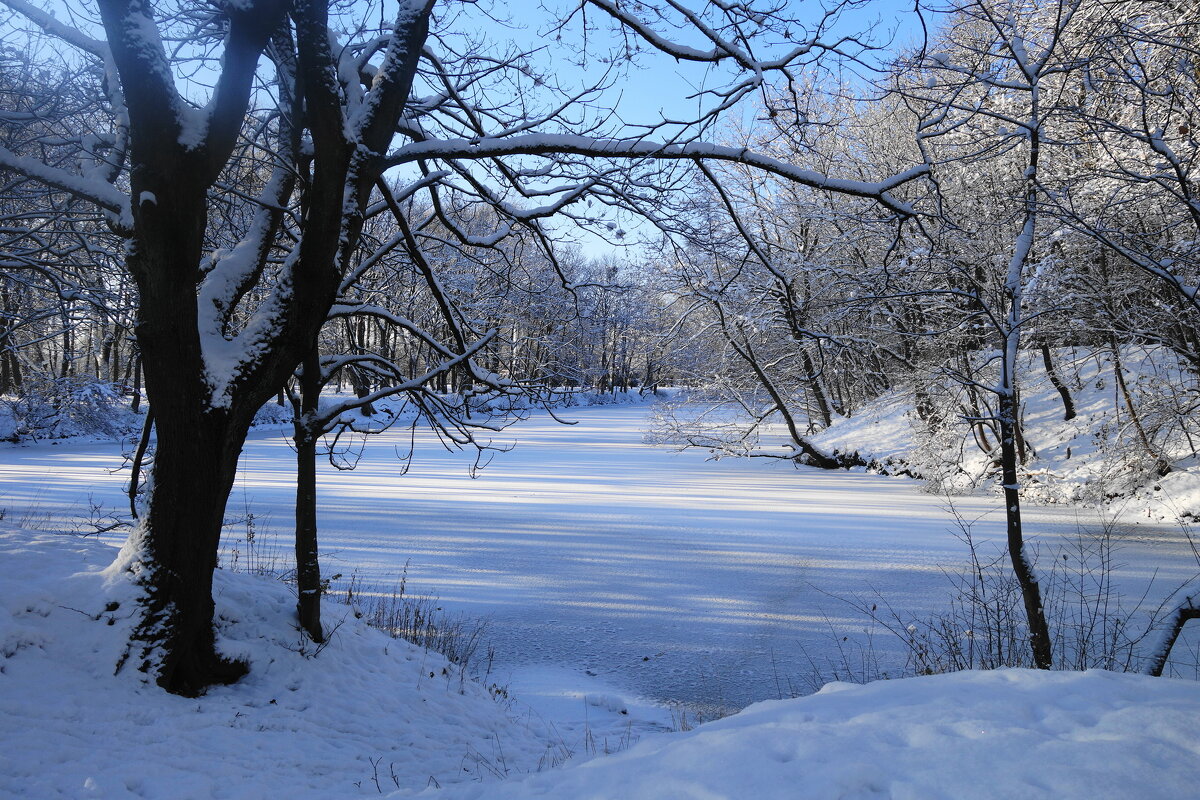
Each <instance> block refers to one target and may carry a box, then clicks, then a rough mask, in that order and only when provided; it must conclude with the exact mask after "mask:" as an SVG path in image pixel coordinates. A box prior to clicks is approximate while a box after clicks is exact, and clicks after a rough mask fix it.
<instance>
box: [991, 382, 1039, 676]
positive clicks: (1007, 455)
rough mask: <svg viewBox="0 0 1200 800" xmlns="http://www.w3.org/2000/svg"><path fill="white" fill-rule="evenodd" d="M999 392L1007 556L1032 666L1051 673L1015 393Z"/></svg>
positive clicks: (1001, 467)
mask: <svg viewBox="0 0 1200 800" xmlns="http://www.w3.org/2000/svg"><path fill="white" fill-rule="evenodd" d="M1008 388H1009V391H1002V392H1001V393H1000V399H999V403H998V406H999V408H998V411H999V413H998V414H997V416H998V417H999V425H1000V469H1001V473H1002V480H1003V482H1004V485H1003V489H1004V513H1005V518H1006V521H1007V529H1008V555H1009V559H1010V560H1011V561H1012V566H1013V572H1014V573H1015V574H1016V577H1017V583H1018V584H1019V585H1020V587H1021V600H1022V602H1023V603H1024V605H1025V618H1026V620H1027V622H1028V624H1029V646H1030V649H1031V650H1032V651H1033V663H1034V666H1036V667H1037V668H1038V669H1050V666H1051V654H1050V628H1049V626H1047V625H1046V612H1045V609H1044V608H1043V607H1042V592H1041V588H1040V587H1039V586H1038V582H1037V578H1036V577H1035V575H1034V570H1033V565H1032V564H1031V563H1030V562H1029V558H1028V556H1027V555H1026V552H1025V535H1024V530H1023V529H1022V526H1021V490H1020V484H1019V482H1018V478H1017V464H1018V462H1019V460H1020V459H1019V454H1018V451H1017V424H1018V423H1017V408H1016V393H1015V392H1013V391H1011V387H1008Z"/></svg>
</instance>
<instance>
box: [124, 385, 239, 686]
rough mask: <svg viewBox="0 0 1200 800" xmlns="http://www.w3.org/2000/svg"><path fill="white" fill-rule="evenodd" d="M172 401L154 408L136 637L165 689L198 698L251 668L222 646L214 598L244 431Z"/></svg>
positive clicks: (223, 418)
mask: <svg viewBox="0 0 1200 800" xmlns="http://www.w3.org/2000/svg"><path fill="white" fill-rule="evenodd" d="M171 405H172V404H169V403H163V404H161V406H159V405H156V406H155V416H156V422H155V428H156V430H157V432H158V448H157V451H156V456H155V461H154V489H153V494H152V496H151V497H152V499H151V503H150V509H149V513H148V515H147V518H146V520H145V522H144V524H143V525H142V526H141V527H140V528H139V531H140V533H141V535H142V536H143V540H142V548H143V549H142V554H141V557H142V560H143V563H144V564H145V565H146V567H147V569H146V570H145V571H144V572H142V573H141V575H142V582H143V585H144V587H145V591H146V597H145V600H144V602H143V608H144V616H143V619H142V621H141V623H140V625H139V626H138V629H137V631H136V632H135V634H134V637H133V638H134V640H135V641H140V642H143V643H144V650H143V653H142V656H141V664H140V665H139V667H140V668H141V669H142V670H144V671H149V672H152V673H153V674H154V675H155V677H156V679H157V682H158V684H159V685H160V686H162V687H163V688H164V689H166V690H167V691H169V692H172V693H174V694H181V695H185V696H189V697H193V696H196V695H198V694H201V693H203V691H204V689H205V688H206V687H208V686H211V685H213V684H220V683H232V682H233V681H236V680H237V679H238V678H240V677H241V676H242V675H244V674H245V673H246V670H247V665H246V664H245V663H243V662H238V661H231V660H229V659H225V658H223V657H221V656H220V655H218V654H217V652H216V648H215V639H214V632H213V609H214V606H213V599H212V578H213V570H215V569H216V566H217V548H218V545H219V543H220V538H221V523H222V518H223V515H224V511H225V502H226V499H227V498H228V496H229V491H230V489H231V488H232V486H233V478H234V474H235V472H236V470H237V461H238V455H239V452H240V447H239V445H240V443H241V441H242V440H243V439H244V437H245V434H244V431H242V432H241V435H239V434H238V431H237V430H235V429H232V428H231V425H230V422H229V420H228V417H227V416H226V415H224V414H206V415H203V417H202V418H201V419H199V420H197V419H196V417H195V416H194V415H192V414H187V413H180V411H179V409H178V408H177V407H176V408H165V407H169V406H171Z"/></svg>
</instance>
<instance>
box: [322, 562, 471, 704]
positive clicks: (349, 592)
mask: <svg viewBox="0 0 1200 800" xmlns="http://www.w3.org/2000/svg"><path fill="white" fill-rule="evenodd" d="M407 584H408V564H405V565H404V570H403V571H402V572H401V573H400V581H399V583H397V584H396V585H395V586H394V587H393V588H392V589H391V590H390V591H381V590H379V589H378V588H374V587H368V586H365V585H364V584H363V583H362V581H361V579H360V578H359V576H358V575H352V576H351V578H350V581H349V583H348V584H347V585H346V590H345V594H343V595H341V596H339V597H338V598H337V599H338V600H339V601H340V602H343V603H345V604H346V605H348V606H350V607H351V608H352V609H354V613H355V616H357V617H358V618H359V619H361V620H363V621H364V622H366V623H367V624H368V625H370V626H371V627H373V628H378V629H379V630H381V631H385V632H386V633H388V634H389V635H391V636H394V637H396V638H397V639H404V640H405V641H408V642H412V643H413V644H415V645H417V646H418V647H423V648H425V649H426V650H432V651H433V652H435V653H440V654H441V655H443V656H445V657H446V659H447V660H448V661H449V662H450V663H451V664H454V665H456V666H458V667H459V670H460V677H462V676H466V675H467V674H468V673H469V672H470V671H471V670H472V667H473V666H474V665H475V659H476V656H477V655H478V654H479V652H480V647H481V645H482V644H483V641H484V637H485V634H486V633H487V631H488V627H489V625H488V621H487V620H481V619H473V618H469V617H466V616H464V615H461V614H450V613H448V612H446V611H445V610H443V609H442V607H441V606H439V605H438V601H437V598H436V597H424V596H420V595H412V594H409V593H408V585H407ZM488 655H489V657H488V658H487V659H486V661H487V663H488V664H490V663H491V658H490V652H489V653H488ZM486 677H487V676H486V675H484V676H483V678H484V680H486Z"/></svg>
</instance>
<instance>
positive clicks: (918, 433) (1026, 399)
mask: <svg viewBox="0 0 1200 800" xmlns="http://www.w3.org/2000/svg"><path fill="white" fill-rule="evenodd" d="M1054 359H1055V362H1056V364H1057V367H1056V369H1057V370H1058V372H1059V373H1060V378H1062V380H1063V381H1064V383H1065V385H1066V386H1067V387H1068V388H1069V391H1070V393H1071V396H1072V400H1073V402H1074V405H1075V410H1076V416H1075V417H1074V418H1073V419H1071V420H1065V419H1064V418H1063V417H1064V407H1063V402H1062V399H1061V397H1060V395H1059V393H1058V391H1057V390H1056V389H1055V387H1054V385H1053V383H1052V381H1051V380H1050V377H1049V375H1048V374H1047V373H1046V370H1045V368H1044V367H1043V365H1042V362H1041V359H1040V356H1039V355H1038V354H1036V353H1033V352H1027V353H1023V354H1022V362H1021V370H1020V374H1021V415H1022V420H1023V431H1024V435H1025V441H1026V443H1027V445H1028V459H1027V461H1026V464H1025V466H1024V470H1023V474H1022V488H1023V490H1024V493H1025V496H1026V497H1028V498H1029V499H1031V500H1035V501H1038V502H1046V503H1073V504H1078V503H1083V504H1092V505H1094V504H1099V503H1103V502H1111V501H1113V500H1116V501H1118V502H1119V503H1121V504H1123V505H1125V504H1128V503H1130V502H1133V503H1136V505H1137V508H1138V509H1140V510H1142V511H1143V512H1144V513H1145V512H1149V513H1150V514H1152V515H1154V516H1156V517H1158V518H1160V519H1171V520H1174V519H1177V518H1184V519H1187V518H1200V458H1197V457H1196V451H1195V445H1196V443H1197V442H1196V440H1195V439H1194V431H1192V428H1194V424H1193V422H1192V421H1191V420H1190V419H1189V418H1188V417H1187V415H1186V414H1185V415H1183V416H1181V415H1180V414H1179V413H1178V411H1176V410H1175V409H1176V408H1177V407H1178V406H1179V405H1180V404H1181V403H1182V402H1183V401H1182V400H1181V399H1180V397H1179V396H1178V395H1180V394H1181V391H1182V390H1181V389H1180V387H1181V386H1186V385H1190V383H1189V381H1190V380H1191V379H1190V378H1187V377H1186V374H1187V373H1186V371H1185V370H1183V369H1182V367H1180V366H1179V364H1178V363H1177V360H1176V359H1175V358H1174V357H1173V356H1172V355H1171V354H1170V353H1168V352H1166V351H1165V350H1163V349H1161V348H1160V349H1146V350H1138V349H1134V348H1129V349H1127V350H1125V351H1123V352H1122V360H1123V373H1122V374H1123V376H1124V378H1125V382H1126V385H1127V387H1128V389H1129V392H1130V395H1131V397H1132V400H1130V401H1127V400H1126V399H1125V397H1124V396H1123V394H1122V392H1121V391H1120V390H1119V385H1118V383H1117V381H1116V376H1115V372H1114V366H1113V363H1112V358H1111V357H1110V356H1109V355H1107V354H1105V353H1102V352H1101V353H1094V352H1089V351H1086V350H1076V349H1073V348H1060V349H1058V350H1055V351H1054ZM925 389H926V391H927V392H930V393H931V394H930V397H929V398H927V400H926V402H932V404H933V405H934V406H936V408H937V413H938V415H939V417H940V422H941V424H940V426H936V427H937V430H936V431H935V432H931V425H930V424H929V420H921V419H919V418H918V416H917V414H916V411H915V410H914V406H915V399H914V395H913V392H912V391H911V390H896V391H892V392H889V393H887V394H885V395H884V396H882V397H880V398H878V399H877V400H875V401H873V402H871V403H868V404H867V405H866V406H864V407H863V408H861V409H859V410H857V411H856V412H855V413H854V415H853V416H852V417H843V418H839V419H837V420H836V421H835V422H834V424H833V425H832V426H831V427H830V428H828V429H827V430H824V431H822V432H820V433H819V434H817V435H816V436H814V437H813V441H814V442H815V443H816V444H817V445H818V446H820V447H821V448H822V449H825V450H827V451H833V450H838V451H841V452H846V453H852V452H858V453H859V454H860V455H861V456H862V457H863V458H865V459H867V460H869V461H873V462H875V463H876V464H877V465H878V466H879V467H880V468H881V469H882V471H884V472H887V473H889V474H902V473H907V472H910V473H913V474H917V475H920V476H922V477H924V478H925V479H926V480H928V481H929V483H930V489H931V490H932V491H935V492H942V491H952V492H953V491H963V490H970V489H974V488H977V487H989V488H995V487H996V486H997V485H998V483H999V481H998V480H996V473H997V471H998V468H997V466H996V464H995V456H994V455H988V454H985V453H984V452H983V451H982V450H981V449H980V447H979V446H978V442H979V441H980V438H979V437H978V436H976V435H973V434H972V431H971V428H970V426H968V425H967V424H965V423H964V422H963V421H962V419H963V417H964V416H970V415H979V414H982V415H984V416H986V415H987V414H988V413H990V411H989V409H988V408H987V407H986V406H985V407H981V408H976V409H973V410H972V409H968V408H967V405H966V402H967V401H966V399H965V397H964V394H963V392H962V390H961V387H958V386H956V385H955V384H954V383H953V382H952V381H949V380H943V381H942V383H941V384H930V385H927V386H926V387H925ZM976 399H977V400H979V401H980V402H987V401H988V400H989V398H988V397H987V395H986V393H979V395H978V396H977V398H976ZM1130 403H1132V404H1133V407H1134V408H1136V409H1137V411H1138V417H1137V419H1136V424H1135V421H1134V419H1133V418H1132V417H1131V415H1130V413H1129V408H1130ZM1143 435H1144V437H1145V438H1146V439H1148V440H1149V443H1150V446H1151V447H1152V448H1153V450H1154V451H1155V453H1156V454H1157V455H1161V456H1162V458H1164V459H1165V460H1166V461H1167V462H1169V463H1170V464H1171V466H1172V470H1171V472H1170V473H1169V474H1167V475H1166V476H1163V477H1160V476H1158V475H1157V474H1156V473H1155V470H1154V466H1155V464H1154V460H1155V459H1154V458H1153V457H1151V455H1150V454H1149V452H1148V451H1147V447H1146V445H1145V444H1143ZM982 437H983V441H984V442H986V443H988V444H989V445H990V446H993V447H994V446H995V439H994V434H991V433H990V432H987V431H985V432H983V434H982Z"/></svg>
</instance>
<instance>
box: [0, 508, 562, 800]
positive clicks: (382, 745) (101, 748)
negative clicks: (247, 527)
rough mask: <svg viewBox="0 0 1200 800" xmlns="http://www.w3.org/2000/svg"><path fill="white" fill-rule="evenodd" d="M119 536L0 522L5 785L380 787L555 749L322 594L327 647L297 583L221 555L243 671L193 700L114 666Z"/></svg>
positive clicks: (513, 764) (68, 788)
mask: <svg viewBox="0 0 1200 800" xmlns="http://www.w3.org/2000/svg"><path fill="white" fill-rule="evenodd" d="M115 552H116V551H115V550H114V549H113V548H111V547H108V546H105V545H103V544H100V543H97V542H95V541H90V540H83V539H77V538H72V537H68V536H52V535H43V534H32V533H28V532H25V531H17V530H14V529H11V528H10V529H4V530H0V563H3V564H4V569H5V575H4V579H3V580H0V754H2V755H0V797H14V798H16V797H20V798H39V800H49V798H86V797H98V798H120V797H148V798H163V799H164V800H166V799H167V798H170V800H185V799H186V798H197V799H199V798H216V797H230V798H234V797H236V798H242V797H245V798H259V797H288V798H322V799H324V798H330V797H354V796H358V795H360V794H365V795H372V796H377V795H378V793H379V791H380V790H383V791H395V790H396V788H397V785H399V786H400V787H402V788H405V789H408V790H410V791H417V790H420V789H423V788H424V787H425V786H427V785H429V786H433V785H438V784H446V783H450V782H453V781H456V780H494V779H496V778H497V777H499V776H501V775H503V774H504V773H505V772H507V771H511V770H521V769H524V770H528V769H533V768H535V767H536V764H537V762H538V760H539V758H540V757H541V756H542V754H543V753H544V751H545V748H546V744H545V743H544V742H543V741H542V740H541V739H539V738H537V737H535V736H534V735H533V733H532V732H531V731H530V730H529V729H528V728H527V727H526V726H522V725H518V724H516V723H514V722H513V721H511V720H510V719H509V718H508V717H507V716H506V715H505V713H504V710H503V709H502V708H501V707H500V706H499V705H498V704H497V703H495V702H494V701H493V699H492V698H491V697H489V696H488V694H487V692H486V691H485V690H484V689H483V688H481V687H479V686H478V685H476V684H473V683H471V682H469V681H468V682H462V681H460V680H459V676H458V675H457V674H456V673H455V672H454V668H453V667H452V666H450V665H449V664H448V663H447V662H446V661H445V659H443V658H442V657H440V656H437V655H433V654H430V653H426V652H425V651H422V650H419V649H417V648H415V647H413V646H412V645H409V644H408V643H407V642H403V641H397V640H395V639H392V638H390V637H387V636H385V635H384V634H383V633H381V632H379V631H376V630H374V629H372V628H369V627H367V626H366V625H363V624H362V623H360V622H359V621H358V620H356V619H355V618H354V617H353V616H352V615H350V610H349V609H348V608H347V607H344V606H338V605H334V604H330V605H328V606H327V607H326V614H327V618H326V621H327V623H331V624H340V627H338V629H337V632H336V633H335V634H334V636H333V637H332V638H331V643H330V644H329V646H328V647H325V648H324V649H322V650H320V652H317V651H316V649H315V648H314V647H313V645H312V644H311V643H302V642H301V640H300V638H299V636H298V634H297V633H296V630H295V625H294V622H293V618H294V615H295V611H294V608H295V599H294V596H293V595H292V594H291V593H290V591H289V590H288V588H287V587H286V586H284V585H283V584H281V583H279V582H277V581H273V580H270V579H267V578H261V577H255V576H251V575H244V574H233V573H229V572H226V571H221V570H218V572H217V574H216V586H215V591H214V594H215V596H216V598H217V613H218V617H219V620H220V622H219V633H218V636H219V642H220V647H221V648H222V649H223V650H224V651H225V652H226V653H229V654H231V655H236V656H238V657H242V658H248V659H249V660H250V662H251V672H250V675H249V676H248V677H247V678H246V679H245V680H243V681H242V682H241V683H239V684H237V685H235V686H230V687H220V688H216V689H213V690H212V691H210V692H209V694H208V695H207V696H205V697H203V698H200V699H198V700H188V699H184V698H180V697H173V696H169V695H166V694H164V693H163V692H162V691H161V690H160V689H158V688H157V687H154V686H147V685H145V684H144V683H143V680H142V678H143V676H142V675H141V674H140V673H138V672H137V671H136V670H135V669H134V668H133V667H132V666H128V667H126V668H124V669H123V670H122V671H121V672H120V673H119V674H117V675H116V676H114V675H113V668H114V665H115V664H116V663H117V661H118V659H119V658H120V656H121V654H122V651H123V649H124V644H125V641H126V639H127V637H128V635H129V630H130V628H131V626H132V622H133V620H132V616H133V612H134V594H133V591H134V590H133V587H132V586H131V585H130V584H129V583H128V581H127V580H125V579H124V578H121V577H118V578H116V579H112V578H111V576H107V575H106V573H105V571H104V569H105V567H106V566H107V565H108V563H109V562H110V561H111V559H112V558H113V556H114V554H115ZM108 609H111V610H108ZM393 775H395V776H396V780H393V777H392V776H393ZM376 781H378V784H379V787H378V788H377V787H376Z"/></svg>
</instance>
